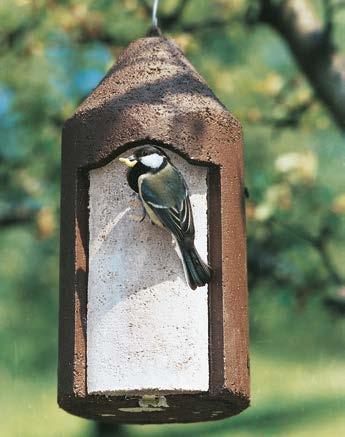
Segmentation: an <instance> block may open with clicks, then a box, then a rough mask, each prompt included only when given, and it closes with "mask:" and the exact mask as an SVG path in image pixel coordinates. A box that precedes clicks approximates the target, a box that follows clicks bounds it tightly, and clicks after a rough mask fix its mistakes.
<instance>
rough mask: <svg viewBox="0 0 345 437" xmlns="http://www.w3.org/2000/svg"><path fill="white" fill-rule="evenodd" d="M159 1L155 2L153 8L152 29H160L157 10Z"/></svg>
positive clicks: (155, 0)
mask: <svg viewBox="0 0 345 437" xmlns="http://www.w3.org/2000/svg"><path fill="white" fill-rule="evenodd" d="M158 3H159V0H154V2H153V7H152V29H157V28H158V19H157V9H158Z"/></svg>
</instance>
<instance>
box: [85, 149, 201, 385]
mask: <svg viewBox="0 0 345 437" xmlns="http://www.w3.org/2000/svg"><path fill="white" fill-rule="evenodd" d="M130 153H132V151H129V152H127V153H124V154H123V155H121V156H128V155H129V154H130ZM169 155H170V156H171V157H172V161H173V163H174V164H175V165H176V166H177V167H178V168H179V169H180V170H181V172H182V173H183V175H184V176H185V179H186V181H187V184H188V186H189V189H190V193H191V203H192V207H193V213H194V222H195V228H196V241H195V243H196V247H197V249H198V251H199V253H200V254H201V256H202V257H203V259H204V260H207V194H206V193H207V184H206V177H207V170H206V169H205V168H202V167H198V166H195V165H190V164H188V163H187V162H186V161H185V160H184V159H182V158H181V157H180V156H178V155H177V154H175V153H169ZM89 202H90V203H89V208H90V222H89V230H90V242H89V281H88V311H87V388H88V393H95V392H97V393H104V392H108V393H109V392H114V391H128V390H145V389H156V390H192V391H194V390H196V391H207V390H208V384H209V363H208V308H207V293H208V290H207V286H205V287H202V288H197V289H196V290H191V289H190V288H189V286H188V285H187V283H186V280H185V277H184V272H183V268H182V264H181V261H180V259H179V257H178V254H177V252H176V248H175V245H174V243H173V241H172V238H171V235H170V234H169V233H168V232H167V231H165V230H164V229H160V228H159V227H157V226H154V225H152V224H151V222H150V221H149V219H148V218H146V219H145V220H144V221H143V222H142V223H140V222H139V219H140V216H141V205H140V202H139V200H138V199H137V196H136V195H135V194H134V193H133V191H132V190H131V189H130V188H129V187H128V185H127V181H126V168H125V166H124V165H123V164H121V163H120V162H119V161H118V159H115V160H113V161H112V162H110V163H109V164H108V165H106V166H104V167H102V168H99V169H95V170H91V171H90V201H89Z"/></svg>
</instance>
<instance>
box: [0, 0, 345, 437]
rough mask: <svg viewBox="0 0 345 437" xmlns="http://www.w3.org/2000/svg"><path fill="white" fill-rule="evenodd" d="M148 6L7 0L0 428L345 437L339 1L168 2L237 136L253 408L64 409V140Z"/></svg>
mask: <svg viewBox="0 0 345 437" xmlns="http://www.w3.org/2000/svg"><path fill="white" fill-rule="evenodd" d="M151 4H152V2H151V1H150V2H149V0H147V1H146V2H145V1H144V0H142V1H139V0H122V1H121V0H98V1H95V0H83V1H78V0H60V1H55V0H2V1H1V4H0V56H1V63H0V260H1V262H0V278H1V279H0V344H1V348H0V387H1V390H0V411H1V421H0V434H1V435H2V436H24V437H26V436H27V437H30V436H35V437H40V436H45V437H46V436H49V437H50V436H52V437H55V436H63V437H78V436H79V437H81V436H85V437H88V436H90V437H91V436H97V435H98V436H101V435H102V436H104V435H109V436H110V435H128V436H139V435H140V436H213V435H214V436H233V435H234V436H326V435H332V436H344V435H345V416H344V407H345V376H344V375H345V271H344V264H345V245H344V240H345V234H344V231H345V147H344V146H345V141H344V130H345V53H344V48H345V26H344V24H345V4H344V2H343V1H341V0H329V1H327V0H323V1H321V0H320V1H318V0H283V1H282V0H252V1H249V0H248V1H246V0H224V1H222V0H210V1H206V0H197V1H196V0H189V1H188V0H161V2H160V8H159V23H160V26H161V28H162V30H163V31H164V33H165V34H166V35H168V36H171V37H172V38H174V39H175V40H176V41H177V43H178V44H179V45H180V46H181V48H182V49H183V50H184V52H185V53H186V55H187V57H188V58H189V59H190V60H191V62H192V63H193V64H194V65H195V67H196V68H197V70H198V71H199V72H200V73H201V74H202V75H203V76H204V78H205V79H206V80H207V82H208V83H209V85H210V87H211V88H212V89H213V90H214V92H215V93H216V95H217V96H218V97H219V98H220V99H221V100H222V101H223V102H224V103H225V105H226V106H227V107H228V108H229V109H230V110H231V111H232V112H233V113H234V115H235V116H236V117H237V118H238V119H240V120H241V122H242V123H243V127H244V136H245V144H246V148H245V156H246V185H247V186H248V188H249V191H250V198H249V199H248V201H247V225H248V251H249V253H248V264H249V290H250V324H251V325H250V331H251V375H252V406H251V407H250V408H249V409H248V410H247V411H245V412H244V413H242V414H241V415H239V416H238V417H235V418H232V419H228V420H225V421H220V422H213V423H212V422H209V423H205V424H192V425H163V426H154V425H148V426H142V427H140V426H122V427H121V428H114V429H112V430H111V429H106V427H104V428H102V427H101V426H96V425H95V424H94V423H92V422H89V421H86V420H82V419H78V418H75V417H73V416H70V415H68V414H67V413H65V412H63V411H61V410H59V409H58V407H57V404H56V362H57V324H58V318H57V314H58V251H59V246H58V238H59V183H60V181H59V177H60V173H59V172H60V136H61V128H62V124H63V121H64V120H65V119H66V118H67V117H69V116H71V114H73V112H74V110H75V109H76V108H77V106H78V105H79V103H80V102H81V101H82V100H83V99H84V98H85V96H86V95H87V94H88V93H89V92H90V90H92V89H93V88H94V87H95V86H96V85H97V83H98V82H99V81H100V80H101V79H102V77H103V76H104V74H105V73H106V71H107V70H108V69H109V67H110V66H111V65H112V63H113V62H114V61H115V60H116V58H117V56H118V55H119V53H121V51H122V50H123V48H124V47H125V46H126V45H127V44H128V43H129V42H130V41H132V40H133V39H135V38H139V37H142V36H144V35H145V34H146V32H147V30H148V28H149V26H150V14H151Z"/></svg>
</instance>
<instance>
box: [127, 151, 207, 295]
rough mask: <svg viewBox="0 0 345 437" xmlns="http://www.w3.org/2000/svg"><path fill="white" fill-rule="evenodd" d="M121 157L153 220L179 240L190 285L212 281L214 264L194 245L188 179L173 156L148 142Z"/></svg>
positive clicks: (200, 285) (193, 288)
mask: <svg viewBox="0 0 345 437" xmlns="http://www.w3.org/2000/svg"><path fill="white" fill-rule="evenodd" d="M119 161H120V162H121V163H123V164H125V165H126V166H127V167H128V170H127V182H128V185H129V186H130V188H131V189H132V190H133V191H135V192H136V193H137V194H138V195H139V198H140V200H141V202H142V205H143V208H144V211H145V213H147V214H148V216H149V217H150V219H151V221H152V223H153V224H155V225H158V226H160V227H162V228H164V229H166V230H168V231H169V232H170V233H171V234H172V236H173V237H174V239H175V241H176V242H177V244H178V247H179V249H180V253H181V258H182V264H183V268H184V272H185V276H186V280H187V282H188V285H189V287H190V288H191V289H192V290H195V289H196V288H197V287H203V286H204V285H206V284H207V283H209V282H210V280H211V268H210V267H209V265H208V264H206V263H205V262H204V261H203V260H202V258H201V257H200V255H199V253H198V251H197V249H196V248H195V245H194V239H195V228H194V220H193V212H192V206H191V203H190V198H189V191H188V187H187V183H186V181H185V179H184V178H183V176H182V174H181V173H180V171H179V170H178V169H177V168H176V167H175V166H174V164H173V163H172V162H171V160H170V158H169V156H168V155H167V154H166V153H165V151H164V150H163V149H162V148H160V147H158V146H152V145H144V146H141V147H139V148H137V149H135V151H134V153H133V154H132V155H130V156H128V157H127V158H123V157H120V158H119ZM143 218H145V216H144V217H143Z"/></svg>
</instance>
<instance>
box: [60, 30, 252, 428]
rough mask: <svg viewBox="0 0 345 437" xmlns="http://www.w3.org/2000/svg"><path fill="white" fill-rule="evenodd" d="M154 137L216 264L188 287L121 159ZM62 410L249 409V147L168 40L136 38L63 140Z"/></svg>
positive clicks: (136, 415)
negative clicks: (206, 279)
mask: <svg viewBox="0 0 345 437" xmlns="http://www.w3.org/2000/svg"><path fill="white" fill-rule="evenodd" d="M147 143H151V144H153V145H159V146H161V147H163V148H164V149H165V150H166V151H167V152H168V153H170V154H171V157H172V160H173V161H174V162H175V164H176V166H177V167H179V168H180V169H181V171H182V172H183V173H184V175H185V179H186V181H187V183H188V184H189V186H190V190H191V198H192V204H193V211H194V219H195V227H196V245H197V247H198V249H199V251H200V253H201V255H202V257H203V258H204V259H205V260H206V259H208V261H209V263H210V265H211V267H212V272H213V274H212V279H211V282H210V283H209V284H208V286H205V287H203V288H198V289H197V290H194V291H193V290H191V289H189V287H188V286H187V285H186V282H185V278H184V274H183V271H182V266H181V263H180V260H179V258H178V256H177V254H176V252H175V249H174V246H173V245H172V243H171V237H170V235H169V234H168V232H165V231H164V230H162V229H158V228H157V226H153V225H152V224H151V223H150V221H149V220H148V219H146V220H145V221H143V222H141V223H140V222H138V221H137V220H138V216H139V215H140V214H141V208H140V206H139V205H138V203H137V200H136V198H135V196H133V195H132V193H131V190H130V189H129V188H128V185H127V182H126V178H125V169H124V168H122V167H120V166H119V164H118V159H117V158H118V157H119V156H120V155H121V154H127V153H129V150H130V149H132V148H133V147H136V146H138V145H142V144H147ZM61 181H62V182H61V183H62V194H61V251H60V259H61V262H60V268H61V270H60V328H59V387H58V389H59V393H58V402H59V405H60V406H61V407H62V408H64V409H65V410H66V411H69V412H71V413H73V414H76V415H79V416H82V417H87V418H93V419H99V420H109V421H115V422H126V423H165V422H193V421H202V420H213V419H220V418H224V417H229V416H231V415H234V414H237V413H239V412H240V411H242V410H244V409H245V408H246V407H247V406H248V404H249V369H248V311H247V281H246V235H245V214H244V186H243V141H242V132H241V126H240V124H239V123H238V121H237V120H236V119H235V118H234V117H233V116H232V115H231V114H230V113H229V112H228V111H227V109H226V108H225V107H224V106H223V105H222V104H221V103H220V102H219V100H218V99H217V98H216V97H215V96H214V94H213V93H212V91H211V90H210V89H209V88H208V86H207V84H206V83H205V81H204V80H203V79H202V77H200V75H199V74H198V73H197V72H196V71H195V69H194V68H193V66H192V65H191V64H190V63H189V61H188V60H187V59H186V58H185V57H184V55H183V54H182V52H181V51H180V50H179V49H178V48H177V47H176V45H175V44H173V43H172V42H171V41H169V40H167V39H165V38H160V37H152V38H143V39H140V40H137V41H135V42H133V43H132V44H130V46H129V47H128V48H127V49H126V50H125V51H124V53H123V54H122V55H121V56H120V57H119V59H118V62H117V63H116V64H115V65H114V66H113V67H112V69H111V70H110V71H109V73H108V74H107V76H106V77H105V78H104V79H103V80H102V82H101V83H100V84H99V85H98V87H97V88H96V89H95V90H94V91H93V92H92V93H91V94H90V96H89V97H88V98H87V99H86V100H85V101H84V102H83V103H82V105H81V106H80V107H79V108H78V109H77V111H76V113H75V114H74V115H73V116H72V117H71V118H70V119H69V120H68V121H67V122H66V123H65V126H64V130H63V138H62V177H61Z"/></svg>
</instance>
